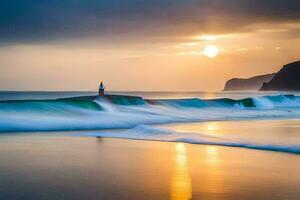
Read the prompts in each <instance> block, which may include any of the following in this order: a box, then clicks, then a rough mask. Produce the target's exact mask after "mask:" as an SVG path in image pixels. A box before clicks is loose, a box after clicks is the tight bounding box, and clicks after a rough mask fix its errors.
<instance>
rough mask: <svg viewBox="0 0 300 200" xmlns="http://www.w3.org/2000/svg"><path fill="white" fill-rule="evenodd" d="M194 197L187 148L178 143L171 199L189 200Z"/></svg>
mask: <svg viewBox="0 0 300 200" xmlns="http://www.w3.org/2000/svg"><path fill="white" fill-rule="evenodd" d="M191 197H192V183H191V177H190V174H189V170H188V162H187V156H186V148H185V145H184V144H183V143H178V144H176V156H175V172H174V175H173V177H172V183H171V198H170V199H171V200H189V199H191Z"/></svg>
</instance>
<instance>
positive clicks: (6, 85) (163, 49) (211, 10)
mask: <svg viewBox="0 0 300 200" xmlns="http://www.w3.org/2000/svg"><path fill="white" fill-rule="evenodd" d="M296 60H300V1H298V0H284V1H283V0H1V1H0V90H96V89H97V85H98V83H99V81H101V80H102V81H104V82H105V83H106V85H107V88H108V89H109V90H127V91H128V90H139V91H146V90H148V91H149V90H151V91H159V90H161V91H218V90H222V89H223V87H224V83H225V82H226V80H228V79H230V78H233V77H250V76H254V75H260V74H264V73H272V72H275V71H277V70H279V69H280V68H281V66H282V65H283V64H287V63H289V62H292V61H296Z"/></svg>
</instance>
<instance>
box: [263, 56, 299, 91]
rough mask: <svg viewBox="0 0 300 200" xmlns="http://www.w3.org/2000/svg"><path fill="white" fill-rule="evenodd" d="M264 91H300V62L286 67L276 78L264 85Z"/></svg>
mask: <svg viewBox="0 0 300 200" xmlns="http://www.w3.org/2000/svg"><path fill="white" fill-rule="evenodd" d="M260 90H262V91H300V61H297V62H293V63H290V64H287V65H284V66H283V68H282V69H281V70H280V71H279V72H278V73H277V74H276V75H275V76H274V78H273V79H272V80H271V81H269V82H266V83H264V84H263V86H262V87H261V89H260Z"/></svg>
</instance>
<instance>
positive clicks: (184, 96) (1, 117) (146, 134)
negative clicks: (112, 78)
mask: <svg viewBox="0 0 300 200" xmlns="http://www.w3.org/2000/svg"><path fill="white" fill-rule="evenodd" d="M111 94H121V95H132V96H141V97H143V100H140V101H138V102H134V101H131V100H130V99H128V97H124V98H121V99H120V98H118V101H107V100H104V99H95V100H89V99H65V98H66V97H74V96H84V95H95V93H94V92H1V93H0V99H1V102H0V132H2V133H11V134H13V133H16V132H36V131H54V132H55V131H81V132H80V133H78V134H77V135H79V136H92V137H96V136H97V137H110V138H125V139H134V140H153V141H164V142H185V143H192V144H210V145H221V146H230V147H242V148H250V149H259V150H270V151H282V152H287V153H296V154H299V153H300V147H299V145H298V144H299V143H298V140H294V141H293V142H289V140H288V139H286V140H285V138H284V137H282V138H281V140H280V141H278V140H274V139H272V138H273V137H272V136H271V135H270V137H269V139H265V140H263V141H262V140H259V139H256V140H253V137H252V139H251V133H249V135H248V136H247V135H244V137H243V138H235V137H234V135H233V134H232V135H231V136H230V134H229V135H228V134H227V135H226V137H224V136H220V135H218V136H212V135H210V134H208V133H207V131H205V130H201V131H198V132H195V131H192V132H191V131H189V130H179V129H176V128H175V129H174V128H172V127H168V126H162V125H165V124H172V123H173V124H174V123H181V124H188V126H190V124H191V123H205V122H210V121H241V120H243V121H250V120H259V121H266V120H287V119H293V120H298V119H300V96H299V95H300V94H299V93H293V92H216V93H213V92H210V93H209V92H184V93H182V92H111ZM61 98H62V99H61ZM249 128H251V127H249ZM87 130H89V131H87ZM266 134H268V133H266ZM266 138H268V136H266Z"/></svg>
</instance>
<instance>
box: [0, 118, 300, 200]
mask: <svg viewBox="0 0 300 200" xmlns="http://www.w3.org/2000/svg"><path fill="white" fill-rule="evenodd" d="M218 123H219V124H218ZM245 124H247V135H249V134H251V130H252V131H253V132H252V133H253V135H255V134H256V135H260V136H261V138H264V135H269V136H272V135H273V136H274V134H277V135H280V134H281V135H284V137H285V138H289V137H293V136H295V135H296V133H297V128H298V127H299V125H300V121H299V120H277V121H276V120H266V121H247V122H245V121H235V122H205V123H203V124H201V123H196V124H193V123H191V124H173V125H165V126H168V127H169V128H172V129H177V130H179V129H180V130H189V131H193V130H195V129H197V130H201V131H204V129H206V130H210V131H208V132H207V133H208V134H212V135H220V134H223V136H224V137H226V135H228V134H229V132H232V130H233V128H232V127H234V130H235V131H234V133H235V132H236V133H237V132H240V133H241V134H240V136H238V138H242V137H241V136H242V135H243V130H244V131H245V130H246V129H245V127H246V125H245ZM287 125H288V126H287ZM266 126H267V127H270V128H269V129H264V127H266ZM195 127H197V128H195ZM205 127H206V128H205ZM207 127H210V128H208V129H207ZM230 127H231V128H230ZM272 127H273V129H272ZM263 129H264V130H265V131H264V132H263V131H261V132H259V131H258V130H263ZM222 130H224V131H222ZM228 130H231V131H228ZM239 130H240V131H239ZM274 130H275V131H274ZM230 137H231V136H230ZM273 138H274V137H273ZM299 167H300V157H299V155H297V154H290V153H283V152H273V151H263V150H253V149H246V148H233V147H223V146H216V145H199V144H188V143H183V142H154V141H136V140H127V139H110V138H96V137H83V136H82V135H81V132H80V131H77V132H35V133H17V134H12V133H9V134H5V133H3V134H1V136H0V199H11V200H14V199H16V200H17V199H51V200H52V199H139V200H144V199H145V200H146V199H147V200H148V199H149V200H150V199H151V200H152V199H156V200H160V199H161V200H166V199H170V200H179V199H180V200H187V199H205V200H229V199H246V200H247V199H249V200H250V199H261V200H265V199H268V200H275V199H276V200H277V199H278V200H281V199H285V200H287V199H298V197H299V195H300V192H299V185H300V174H299Z"/></svg>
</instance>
